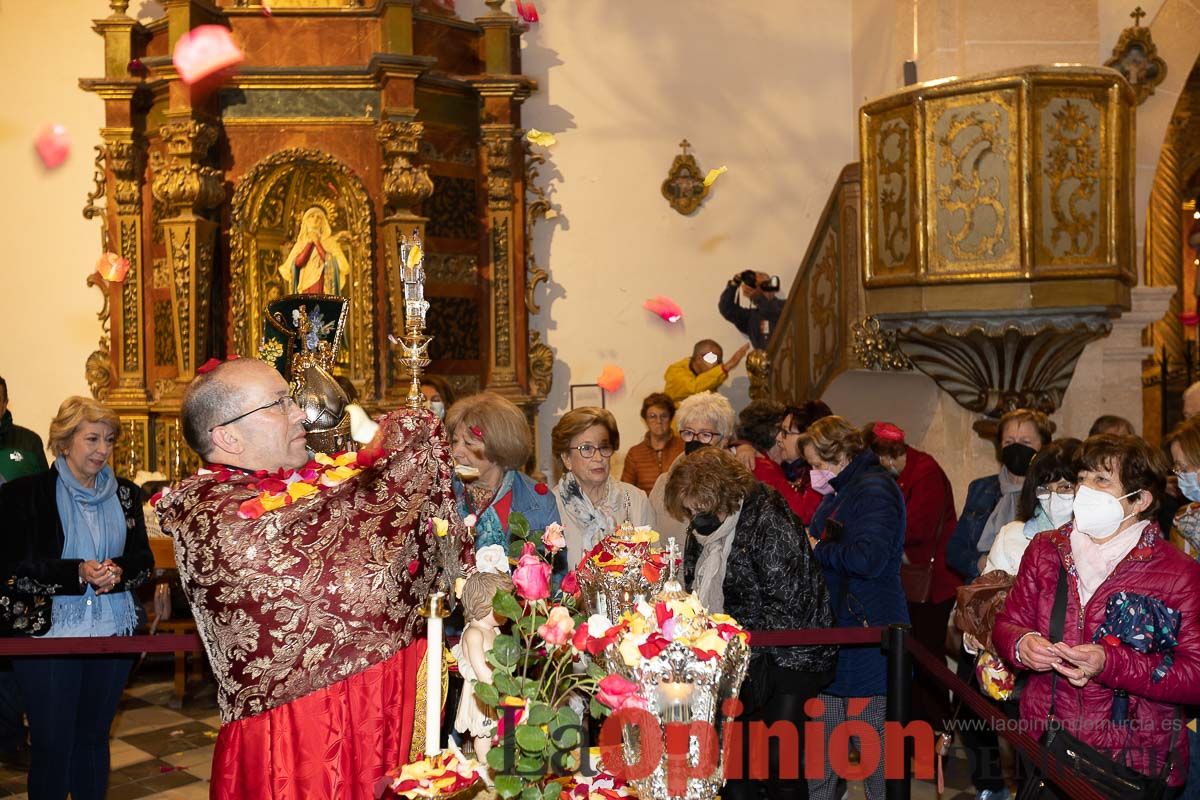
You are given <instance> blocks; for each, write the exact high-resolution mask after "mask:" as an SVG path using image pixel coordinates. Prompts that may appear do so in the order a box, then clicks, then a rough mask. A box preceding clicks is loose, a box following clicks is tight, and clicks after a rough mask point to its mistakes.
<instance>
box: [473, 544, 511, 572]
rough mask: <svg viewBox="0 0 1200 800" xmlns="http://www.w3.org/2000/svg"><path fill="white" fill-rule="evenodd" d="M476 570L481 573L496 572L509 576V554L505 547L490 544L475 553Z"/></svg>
mask: <svg viewBox="0 0 1200 800" xmlns="http://www.w3.org/2000/svg"><path fill="white" fill-rule="evenodd" d="M475 569H476V570H477V571H479V572H494V573H496V574H498V575H507V574H508V553H505V552H504V546H503V545H498V544H489V545H488V546H487V547H481V548H479V549H478V550H476V551H475Z"/></svg>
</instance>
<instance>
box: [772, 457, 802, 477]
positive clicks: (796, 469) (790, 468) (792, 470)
mask: <svg viewBox="0 0 1200 800" xmlns="http://www.w3.org/2000/svg"><path fill="white" fill-rule="evenodd" d="M779 466H780V467H782V468H783V477H785V478H787V479H788V480H789V481H798V480H800V478H801V476H803V475H804V470H806V469H808V462H807V461H805V460H804V459H803V458H797V459H796V460H795V461H784V462H783V463H782V464H780V465H779Z"/></svg>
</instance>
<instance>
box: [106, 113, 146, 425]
mask: <svg viewBox="0 0 1200 800" xmlns="http://www.w3.org/2000/svg"><path fill="white" fill-rule="evenodd" d="M100 136H101V138H102V139H103V140H104V148H105V153H106V156H107V161H108V169H109V172H110V174H111V175H112V184H113V192H112V194H111V195H110V197H111V198H112V202H110V203H109V213H108V215H107V216H108V223H109V237H108V241H109V245H110V247H111V248H112V250H113V251H114V252H116V253H118V254H120V255H121V257H122V258H125V259H126V260H128V261H129V272H128V273H127V274H126V276H125V280H124V282H122V283H121V284H119V285H118V286H115V287H113V288H112V291H113V292H114V293H115V295H116V296H115V298H114V300H115V302H113V308H114V314H113V317H114V319H115V320H116V324H115V328H116V331H117V338H116V341H117V342H119V343H120V344H119V346H118V347H117V353H116V356H117V358H116V361H117V383H116V386H115V387H114V388H113V389H112V390H111V391H110V392H109V393H108V400H109V401H110V402H116V403H120V402H143V403H144V402H145V401H146V400H147V393H146V363H145V360H146V342H145V336H144V331H145V326H144V319H143V309H144V307H145V301H144V299H143V297H142V277H143V266H144V264H143V263H142V171H143V168H144V163H145V149H144V147H143V145H142V143H141V141H139V140H138V138H137V137H136V136H135V134H134V131H133V128H129V127H121V128H101V129H100Z"/></svg>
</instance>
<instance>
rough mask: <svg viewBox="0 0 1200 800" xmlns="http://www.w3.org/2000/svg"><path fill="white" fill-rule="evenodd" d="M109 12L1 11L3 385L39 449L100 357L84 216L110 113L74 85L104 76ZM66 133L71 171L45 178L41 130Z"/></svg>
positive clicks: (62, 2) (95, 228) (99, 6)
mask: <svg viewBox="0 0 1200 800" xmlns="http://www.w3.org/2000/svg"><path fill="white" fill-rule="evenodd" d="M109 13H111V12H110V10H109V8H108V4H107V3H106V2H103V0H55V2H40V0H16V1H15V2H14V1H13V0H9V1H8V2H5V3H3V5H2V6H0V74H4V75H6V76H9V80H7V81H6V82H5V90H4V94H5V97H4V102H3V103H2V104H0V174H2V175H3V176H4V183H5V190H4V191H3V192H0V220H3V222H2V223H0V232H2V235H3V239H4V242H5V245H4V250H5V257H4V259H3V262H2V263H3V266H2V267H0V276H2V278H0V280H2V284H0V286H2V288H0V331H3V335H0V375H2V376H3V377H4V378H5V380H7V381H8V388H9V393H10V395H11V400H12V403H11V407H12V412H13V416H14V418H15V419H16V421H17V422H18V424H22V425H25V426H26V427H29V428H32V429H33V430H35V431H37V432H38V433H39V434H40V435H41V436H42V438H43V439H44V438H45V437H46V431H47V430H48V429H49V427H50V419H51V417H52V416H53V415H54V413H55V412H56V411H57V410H58V404H59V403H60V402H61V401H62V400H63V399H64V398H65V397H66V396H67V395H70V394H87V381H86V380H84V375H83V364H84V361H85V360H86V359H87V356H88V353H90V352H91V351H92V350H94V349H95V348H96V343H97V339H98V338H99V336H100V328H99V325H98V323H97V322H96V312H97V311H98V310H99V309H100V304H101V298H100V293H99V292H98V291H97V290H96V289H90V288H88V287H87V286H86V285H85V283H84V281H85V280H86V278H87V275H88V273H90V272H92V271H93V270H94V269H95V265H96V259H97V258H99V256H100V223H99V222H98V221H91V222H89V221H87V220H85V219H84V218H83V216H82V215H81V214H80V210H81V209H82V208H83V205H84V200H85V198H86V197H87V193H88V190H89V189H91V187H92V181H91V175H92V161H93V159H94V156H95V153H94V151H93V150H92V147H93V146H94V145H95V144H97V143H98V142H99V139H100V134H99V129H100V125H101V124H103V119H104V117H103V110H102V106H101V103H100V101H99V100H97V99H96V98H94V97H92V96H89V95H86V94H84V93H83V92H82V91H81V90H80V89H79V87H78V79H79V78H80V76H84V75H101V74H103V72H104V54H103V46H102V42H101V39H100V37H98V36H97V35H96V34H94V33H92V30H91V23H90V20H91V18H93V17H103V16H107V15H108V14H109ZM50 122H54V123H59V124H62V125H65V126H66V127H67V128H68V130H69V132H70V135H71V137H72V140H73V147H72V152H71V157H70V159H69V160H68V161H67V162H66V163H65V164H64V165H63V166H61V167H60V168H58V169H57V170H54V171H52V172H47V171H46V170H44V169H43V168H42V165H41V162H40V161H39V160H38V158H37V156H36V155H35V154H34V151H33V140H34V136H35V135H36V133H37V130H38V129H39V128H40V127H41V126H42V125H44V124H46V123H50Z"/></svg>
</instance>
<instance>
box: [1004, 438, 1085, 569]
mask: <svg viewBox="0 0 1200 800" xmlns="http://www.w3.org/2000/svg"><path fill="white" fill-rule="evenodd" d="M1080 444H1081V442H1080V441H1079V440H1078V439H1056V440H1054V441H1053V442H1051V443H1050V444H1048V445H1046V446H1045V447H1043V448H1042V449H1041V450H1039V451H1038V454H1037V455H1036V456H1034V459H1033V462H1032V463H1031V464H1030V465H1029V474H1028V475H1026V476H1025V483H1024V485H1023V486H1022V487H1021V495H1020V498H1019V500H1018V501H1017V518H1016V519H1015V520H1013V521H1012V522H1010V523H1008V524H1007V525H1005V526H1004V527H1003V528H1001V529H1000V533H998V534H996V541H995V542H994V543H993V544H992V549H991V552H989V553H988V557H987V564H985V565H984V568H983V571H984V572H991V571H992V570H995V569H999V570H1003V571H1004V572H1007V573H1008V574H1009V575H1016V574H1017V570H1018V569H1019V568H1020V566H1021V557H1022V556H1023V555H1025V548H1027V547H1028V546H1029V543H1030V542H1031V541H1033V537H1034V536H1037V535H1038V534H1039V533H1041V532H1042V531H1052V530H1054V529H1056V528H1061V527H1062V526H1063V525H1066V524H1067V523H1068V522H1070V521H1071V515H1072V509H1073V507H1074V505H1075V457H1076V455H1078V453H1079V445H1080Z"/></svg>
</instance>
